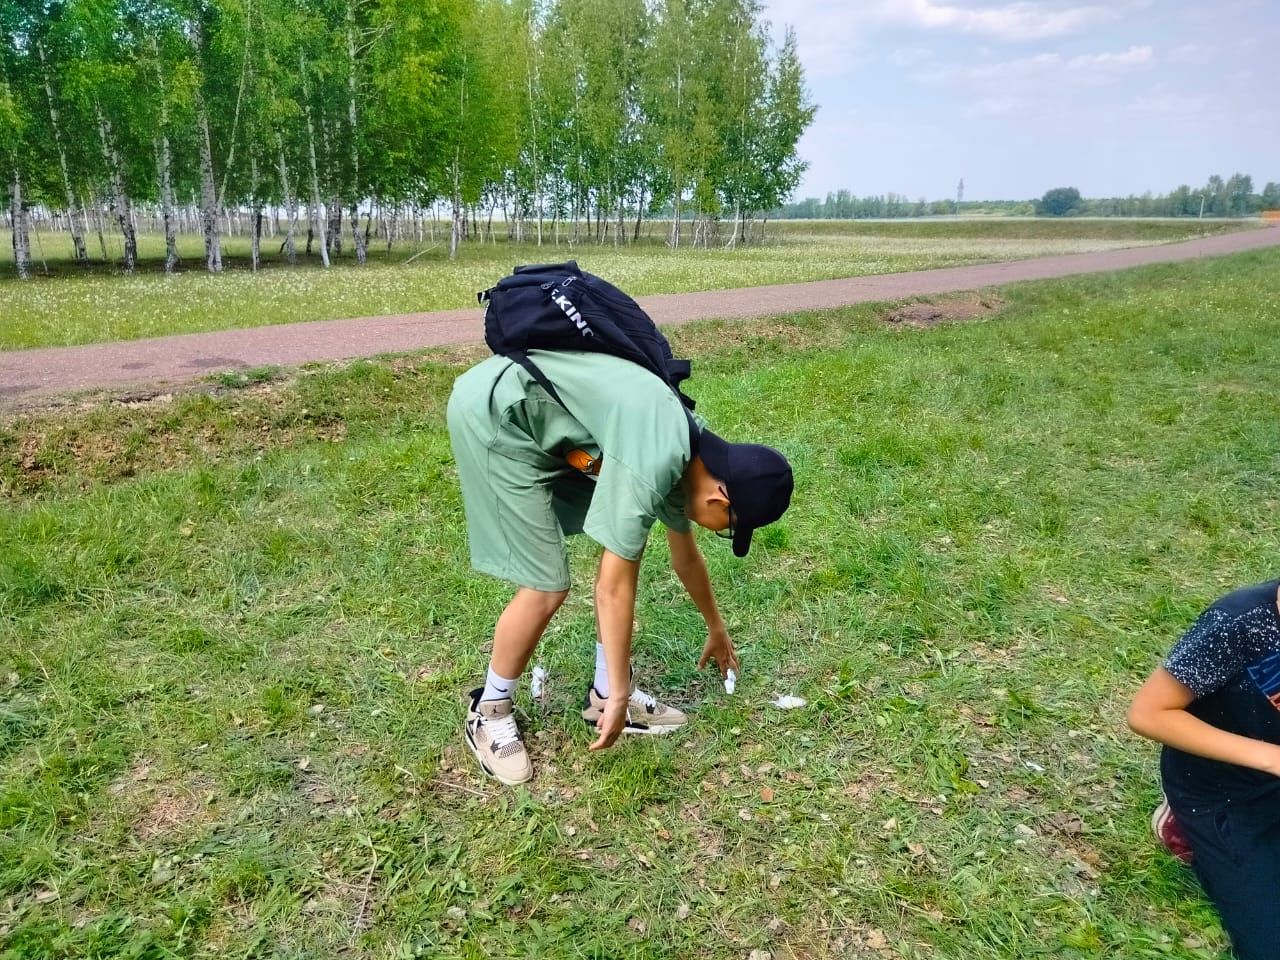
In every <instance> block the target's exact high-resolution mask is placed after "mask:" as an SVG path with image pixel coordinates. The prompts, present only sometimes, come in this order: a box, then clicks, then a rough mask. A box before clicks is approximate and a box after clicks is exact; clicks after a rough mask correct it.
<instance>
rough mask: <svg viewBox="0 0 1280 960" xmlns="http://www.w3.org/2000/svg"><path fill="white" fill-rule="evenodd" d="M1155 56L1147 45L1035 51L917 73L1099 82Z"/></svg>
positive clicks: (987, 80)
mask: <svg viewBox="0 0 1280 960" xmlns="http://www.w3.org/2000/svg"><path fill="white" fill-rule="evenodd" d="M1154 58H1155V54H1154V51H1153V50H1152V48H1151V47H1149V46H1142V47H1130V48H1129V49H1128V50H1124V51H1122V52H1120V53H1087V54H1080V55H1079V56H1075V57H1064V56H1062V55H1061V54H1059V53H1038V54H1036V55H1035V56H1031V57H1020V58H1018V59H1017V60H1005V61H1003V62H1001V63H987V64H982V65H981V66H976V67H952V68H949V69H946V70H936V71H932V72H929V73H921V74H917V75H916V79H917V80H920V81H922V82H924V83H935V84H949V83H955V82H957V81H968V82H970V83H975V84H978V85H1001V86H1004V85H1007V84H1009V83H1014V82H1017V83H1029V82H1032V81H1040V80H1053V81H1055V82H1058V83H1072V84H1076V85H1079V84H1099V83H1107V82H1110V81H1111V80H1114V79H1116V77H1118V76H1119V75H1121V74H1123V73H1126V72H1128V71H1130V70H1132V69H1134V68H1137V67H1143V66H1146V65H1147V64H1150V63H1151V62H1152V61H1153V60H1154Z"/></svg>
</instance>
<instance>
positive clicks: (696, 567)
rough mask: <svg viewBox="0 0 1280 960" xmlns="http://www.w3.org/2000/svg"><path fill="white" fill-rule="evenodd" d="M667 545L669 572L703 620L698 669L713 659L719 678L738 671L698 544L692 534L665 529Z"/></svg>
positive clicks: (736, 660) (730, 642)
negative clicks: (703, 637) (703, 641)
mask: <svg viewBox="0 0 1280 960" xmlns="http://www.w3.org/2000/svg"><path fill="white" fill-rule="evenodd" d="M667 545H668V546H669V547H670V548H671V569H673V570H674V571H675V572H676V576H677V577H679V578H680V582H681V583H683V584H684V588H685V590H687V591H688V592H689V599H691V600H692V601H693V604H694V606H696V607H697V608H698V612H699V613H701V614H702V619H703V620H704V621H706V624H707V642H706V644H705V645H704V646H703V648H702V656H701V657H700V658H699V660H698V669H699V670H701V669H702V668H703V667H705V666H706V665H707V661H708V660H715V662H716V666H717V667H719V668H720V676H722V677H723V676H725V674H726V672H727V671H729V670H733V671H735V672H736V671H737V670H738V667H739V665H738V652H737V651H736V650H734V648H733V641H732V640H730V639H729V631H728V630H726V629H725V626H724V620H722V619H721V617H720V608H719V607H717V606H716V595H715V593H714V592H713V591H712V589H711V578H710V577H709V576H707V565H706V563H705V562H704V561H703V559H702V552H701V551H700V550H698V541H697V538H695V537H694V535H693V532H692V531H690V532H688V533H677V532H676V531H675V530H671V529H668V530H667Z"/></svg>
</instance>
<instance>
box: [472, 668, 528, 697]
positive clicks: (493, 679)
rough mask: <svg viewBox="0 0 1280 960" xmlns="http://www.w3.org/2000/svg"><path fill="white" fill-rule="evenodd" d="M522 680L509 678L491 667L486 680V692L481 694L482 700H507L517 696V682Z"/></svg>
mask: <svg viewBox="0 0 1280 960" xmlns="http://www.w3.org/2000/svg"><path fill="white" fill-rule="evenodd" d="M519 680H520V678H519V677H516V679H515V680H508V679H507V678H506V677H500V676H498V675H497V674H496V673H494V672H493V667H492V666H490V667H489V674H488V676H486V677H485V680H484V692H483V693H482V694H480V699H481V700H506V699H508V698H509V699H512V700H514V699H515V698H516V683H518V682H519Z"/></svg>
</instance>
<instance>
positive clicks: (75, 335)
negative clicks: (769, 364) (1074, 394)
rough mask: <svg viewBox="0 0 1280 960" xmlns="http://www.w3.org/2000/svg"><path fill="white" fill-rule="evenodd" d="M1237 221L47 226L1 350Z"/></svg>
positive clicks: (1003, 250) (670, 288)
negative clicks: (571, 232) (136, 266)
mask: <svg viewBox="0 0 1280 960" xmlns="http://www.w3.org/2000/svg"><path fill="white" fill-rule="evenodd" d="M1241 227H1242V224H1241V223H1240V222H1239V221H1217V222H1212V223H1202V222H1196V221H1159V222H1145V221H1133V220H1125V221H1115V222H1104V221H1085V220H1081V221H1036V220H1032V221H1026V220H1023V221H1019V220H1013V219H1010V220H984V221H982V222H981V223H977V224H975V223H971V222H968V221H940V222H932V223H909V222H903V223H861V222H857V221H851V222H840V223H836V222H804V223H784V224H780V225H769V227H768V234H767V236H768V237H769V239H768V241H767V242H765V243H762V244H753V245H749V246H739V247H738V248H737V249H735V250H726V249H723V247H722V246H720V245H714V246H713V247H712V248H711V249H706V250H704V249H700V248H699V249H693V248H689V247H683V248H681V249H679V250H669V249H667V247H666V246H665V244H664V243H663V242H662V237H663V236H664V232H663V230H664V228H663V227H662V225H656V226H655V228H654V229H655V235H654V236H646V237H644V238H643V239H642V241H641V242H640V243H637V244H635V245H631V246H622V247H614V246H612V245H610V244H606V245H604V246H600V245H597V244H595V243H582V244H577V245H569V244H567V243H563V242H562V243H560V244H551V243H550V242H548V244H546V245H544V246H542V247H538V246H536V245H534V244H519V245H517V244H510V243H506V242H499V243H467V244H464V245H463V246H462V247H461V249H460V253H459V257H458V260H457V262H453V263H451V262H449V261H448V259H447V244H445V243H444V242H443V241H441V240H435V241H432V240H430V239H427V240H424V242H423V243H422V244H417V243H413V244H404V243H402V244H401V246H400V247H398V248H396V249H395V250H393V251H392V252H390V253H388V252H387V251H386V250H385V247H383V246H382V245H375V247H374V248H373V249H372V250H371V260H370V262H369V263H368V264H367V265H366V266H365V267H357V266H355V265H354V263H353V261H352V260H351V258H350V257H349V256H344V257H343V258H340V259H339V260H338V261H337V262H336V264H335V266H334V267H333V268H332V269H329V270H324V269H321V268H320V266H319V262H318V259H315V258H313V259H312V260H311V261H310V262H305V261H304V262H303V263H302V264H301V265H299V266H298V267H288V266H287V265H285V264H283V263H282V262H281V261H280V258H279V257H278V255H274V256H273V255H272V254H273V252H274V250H275V249H276V247H277V246H278V243H272V244H267V245H265V246H264V250H265V254H264V255H265V256H266V260H265V261H264V262H265V266H264V269H263V270H261V271H260V272H258V273H256V274H254V273H251V272H249V271H248V270H246V269H243V266H244V263H243V261H244V259H245V258H246V257H247V255H248V241H247V239H246V238H245V237H242V236H234V237H227V238H225V240H224V244H225V252H226V258H227V263H228V266H229V267H231V268H233V269H228V270H227V271H226V272H224V273H222V274H220V275H217V276H213V275H210V274H208V273H206V272H205V271H204V270H203V263H204V260H203V252H202V251H203V248H202V246H201V245H200V238H198V237H184V238H183V247H182V249H183V253H184V257H185V259H184V261H183V264H182V267H181V271H180V273H179V274H178V275H176V276H172V277H166V276H164V274H163V272H162V271H161V269H160V264H161V262H162V259H163V242H162V238H160V237H155V236H145V237H143V238H142V241H141V249H142V255H143V256H144V264H143V268H142V269H140V270H139V272H138V273H137V274H135V275H133V276H124V275H120V274H118V273H117V272H116V271H115V269H114V268H112V269H110V270H103V269H102V268H101V267H94V268H92V269H90V270H89V271H87V272H81V271H78V270H77V269H76V268H75V267H74V265H73V264H69V263H68V262H67V261H66V259H65V257H66V256H67V254H68V253H69V242H70V241H69V240H68V239H67V238H66V237H65V236H59V237H57V238H53V237H49V238H46V239H47V244H42V247H41V249H44V247H45V246H47V247H48V253H47V254H46V258H45V260H43V261H40V262H38V263H37V264H36V275H35V276H34V277H33V278H32V279H31V280H29V281H27V282H20V281H18V280H16V279H14V278H13V277H12V276H11V275H8V274H7V273H6V271H5V269H4V264H3V263H2V262H0V274H3V275H2V276H0V349H4V350H8V349H22V348H28V347H41V346H66V345H72V344H82V343H97V342H104V341H113V340H132V339H137V338H140V337H154V336H163V335H166V334H173V333H195V332H200V331H209V330H225V329H235V328H240V327H252V326H263V325H268V324H282V323H297V322H301V321H307V320H330V319H339V318H346V317H361V316H376V315H382V314H394V313H412V312H419V311H429V310H442V309H449V308H459V307H469V306H474V305H475V294H476V292H477V291H479V290H483V289H485V288H487V287H489V286H492V285H493V284H494V283H495V282H496V281H497V280H498V279H499V278H500V277H502V276H503V275H504V274H506V273H507V272H509V271H510V270H511V268H512V266H513V265H514V264H516V263H538V262H547V261H549V260H551V261H554V260H564V259H570V258H576V259H578V260H579V261H580V262H581V264H582V265H583V267H584V268H585V269H588V270H591V271H592V272H594V273H598V274H600V275H602V276H605V277H607V278H609V279H610V280H611V281H613V282H614V283H616V284H617V285H619V286H620V287H622V288H623V289H625V290H627V291H628V292H630V293H632V294H633V295H636V296H641V295H645V294H651V293H675V292H681V291H689V290H716V289H725V288H730V287H748V286H758V285H761V284H769V283H788V282H796V281H804V280H823V279H830V278H834V277H850V276H863V275H868V274H881V273H896V272H900V271H907V270H923V269H929V268H933V267H944V266H961V265H964V264H971V263H983V262H991V261H998V260H1015V259H1023V258H1028V257H1035V256H1044V255H1049V254H1060V253H1079V252H1086V251H1094V250H1108V249H1114V248H1116V247H1125V246H1135V245H1140V244H1148V243H1162V242H1168V241H1172V240H1181V239H1186V238H1188V237H1192V236H1201V235H1204V234H1207V233H1218V232H1225V231H1230V230H1237V229H1241ZM499 232H500V233H501V230H499ZM551 236H552V235H551V234H548V238H550V237H551ZM58 245H61V246H58ZM61 247H67V249H66V250H61ZM5 248H6V245H5V240H4V237H3V236H0V250H3V249H5ZM58 250H61V252H60V253H57V251H58ZM117 253H118V251H117ZM46 266H47V267H48V270H49V275H48V276H45V275H44V273H43V268H44V267H46Z"/></svg>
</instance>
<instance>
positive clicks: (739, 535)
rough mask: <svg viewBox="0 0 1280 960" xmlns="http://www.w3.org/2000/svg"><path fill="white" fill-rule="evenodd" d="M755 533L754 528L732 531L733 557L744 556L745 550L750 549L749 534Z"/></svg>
mask: <svg viewBox="0 0 1280 960" xmlns="http://www.w3.org/2000/svg"><path fill="white" fill-rule="evenodd" d="M753 533H755V530H754V529H746V530H735V531H734V533H733V555H734V556H735V557H745V556H746V555H747V551H748V550H750V549H751V535H752V534H753Z"/></svg>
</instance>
